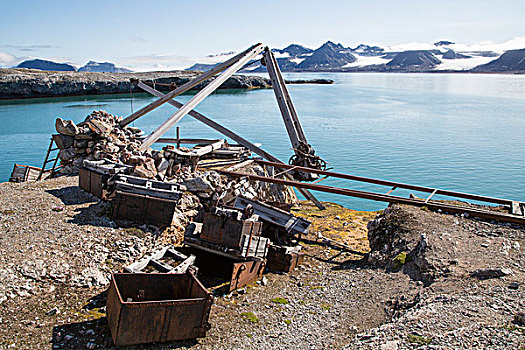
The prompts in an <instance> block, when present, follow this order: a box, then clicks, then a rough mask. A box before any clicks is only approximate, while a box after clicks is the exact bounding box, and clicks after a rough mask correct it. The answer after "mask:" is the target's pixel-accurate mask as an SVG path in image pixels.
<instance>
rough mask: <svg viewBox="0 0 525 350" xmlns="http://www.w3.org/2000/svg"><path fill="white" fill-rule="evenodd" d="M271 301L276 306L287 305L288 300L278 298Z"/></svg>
mask: <svg viewBox="0 0 525 350" xmlns="http://www.w3.org/2000/svg"><path fill="white" fill-rule="evenodd" d="M272 301H273V302H274V303H277V304H288V303H289V301H288V300H286V299H285V298H280V297H279V298H273V299H272Z"/></svg>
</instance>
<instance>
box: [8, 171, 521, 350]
mask: <svg viewBox="0 0 525 350" xmlns="http://www.w3.org/2000/svg"><path fill="white" fill-rule="evenodd" d="M77 184H78V178H77V177H61V178H57V179H52V180H46V181H43V182H39V183H20V184H14V183H5V184H1V185H0V194H1V195H0V214H1V216H0V262H1V263H0V300H1V303H0V349H1V348H17V349H44V348H46V349H48V348H53V349H105V348H112V345H111V337H110V333H109V329H108V328H107V319H106V317H105V316H106V315H105V290H106V289H107V283H108V279H109V274H110V273H111V272H114V271H118V270H120V269H121V268H122V266H124V265H125V264H127V263H128V262H131V261H134V260H136V259H137V258H138V257H139V256H141V255H143V254H144V253H145V252H147V251H150V250H151V249H152V248H153V247H154V246H157V245H160V244H163V243H165V242H168V241H170V240H171V239H172V238H173V237H171V234H170V232H168V231H166V232H160V231H158V230H156V229H155V228H154V227H146V226H142V227H128V228H118V227H116V225H115V224H114V223H113V222H112V221H111V220H110V219H108V217H107V213H108V207H107V205H105V204H103V203H100V202H99V201H98V200H97V199H96V198H95V197H92V196H91V195H89V194H86V193H85V192H83V191H82V190H81V189H80V188H79V187H78V186H77ZM295 212H296V213H297V214H298V215H301V216H306V217H308V218H309V219H310V220H312V221H313V227H312V232H313V234H312V235H311V236H310V237H306V239H305V242H306V243H303V246H304V250H305V252H306V253H307V257H306V259H305V263H304V264H303V265H302V266H301V267H300V268H299V269H297V270H296V271H294V272H292V273H290V274H272V273H267V274H265V275H264V278H263V280H262V281H259V282H257V283H253V284H252V285H250V286H247V287H245V288H242V289H241V290H238V291H236V292H233V293H231V294H227V295H223V294H218V293H217V295H216V299H215V304H214V306H213V307H212V312H211V315H210V323H211V324H212V328H211V330H210V331H208V334H207V336H206V338H202V339H197V340H190V341H185V342H172V343H166V344H152V345H144V346H138V347H130V349H133V348H137V349H177V348H193V349H223V348H224V349H288V348H293V349H330V348H334V349H341V348H347V349H354V348H355V349H419V348H421V349H427V348H428V349H451V348H453V349H470V348H476V349H477V348H480V349H524V348H525V334H524V328H523V326H524V325H523V323H521V322H523V321H525V320H523V316H520V312H523V311H525V297H524V294H525V293H524V288H525V272H524V266H523V265H524V262H525V248H524V247H525V230H524V229H523V228H522V227H516V226H511V225H507V224H495V223H491V222H486V221H478V220H473V219H470V218H465V217H461V216H451V215H444V214H439V213H433V212H429V211H425V210H421V209H417V208H412V207H407V206H394V207H392V208H388V210H386V211H385V212H384V213H382V214H380V215H379V216H378V217H377V218H375V219H374V217H375V216H376V214H377V213H368V212H356V211H352V210H348V209H345V208H343V207H340V206H338V205H335V204H328V210H327V211H324V212H322V211H318V210H316V209H313V207H311V206H308V205H303V206H302V207H301V208H299V209H297V210H296V211H295ZM371 219H374V220H373V221H372V222H371V223H370V224H368V221H370V220H371ZM367 224H368V229H367ZM341 244H344V245H345V246H347V247H348V248H349V249H350V248H351V249H352V250H353V251H354V253H351V252H348V251H347V252H345V251H341V250H340V249H338V248H337V246H338V245H339V246H340V245H341ZM369 249H372V253H371V254H369V255H363V254H360V253H359V252H361V253H366V252H368V251H369ZM145 326H146V325H145Z"/></svg>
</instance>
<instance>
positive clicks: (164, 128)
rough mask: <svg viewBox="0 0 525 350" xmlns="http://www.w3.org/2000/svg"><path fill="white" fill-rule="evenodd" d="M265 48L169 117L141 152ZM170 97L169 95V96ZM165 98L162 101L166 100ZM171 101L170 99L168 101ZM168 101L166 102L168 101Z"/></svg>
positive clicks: (249, 55) (259, 48)
mask: <svg viewBox="0 0 525 350" xmlns="http://www.w3.org/2000/svg"><path fill="white" fill-rule="evenodd" d="M262 50H263V47H262V46H261V45H258V46H256V47H254V48H253V49H251V50H250V51H249V52H248V53H246V55H245V56H243V57H242V58H240V59H239V60H238V61H237V62H235V63H234V64H233V65H231V67H229V68H228V69H226V70H225V71H224V72H223V73H222V74H221V75H219V76H218V77H217V78H216V79H215V80H213V81H212V82H211V83H209V84H208V85H207V86H206V87H205V88H203V89H202V90H201V91H199V92H198V93H197V94H196V95H195V96H193V98H191V99H190V100H189V101H188V102H187V103H186V104H185V105H183V106H182V107H181V108H180V109H179V110H178V111H177V112H175V114H173V115H172V116H171V117H169V118H168V119H167V120H166V121H165V122H164V123H162V124H161V125H160V126H159V127H158V128H157V129H155V130H154V131H153V132H152V133H151V134H150V135H149V136H148V137H146V138H145V139H144V141H142V145H140V150H141V151H145V150H147V149H148V148H149V147H150V146H151V145H153V144H154V143H155V141H157V140H158V139H159V138H160V137H161V136H162V135H164V134H165V133H166V132H167V131H168V130H169V129H170V128H171V127H172V126H173V125H175V124H176V123H177V122H178V121H179V120H180V119H181V118H182V117H184V116H185V115H186V114H188V113H189V112H190V111H191V110H192V109H193V108H194V107H195V106H197V105H198V104H199V103H200V102H201V101H202V100H204V99H205V98H206V97H207V96H209V95H210V94H211V93H212V92H214V91H215V90H216V89H217V88H218V87H219V86H221V85H222V83H224V82H225V81H226V80H227V79H228V78H229V77H231V76H232V75H233V74H234V73H235V72H237V71H238V70H239V69H241V68H242V67H243V66H244V65H245V64H246V63H248V62H249V61H250V60H252V59H253V58H255V57H256V56H257V55H259V54H260V53H261V51H262ZM167 95H168V94H167ZM164 98H165V97H163V98H162V99H164ZM169 99H171V97H168V99H167V100H169ZM167 100H166V101H167Z"/></svg>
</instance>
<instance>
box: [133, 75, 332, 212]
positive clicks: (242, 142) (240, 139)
mask: <svg viewBox="0 0 525 350" xmlns="http://www.w3.org/2000/svg"><path fill="white" fill-rule="evenodd" d="M137 86H138V87H140V88H141V89H143V90H144V91H146V92H148V93H150V94H152V95H154V96H157V97H162V96H165V95H164V94H163V93H162V92H160V91H158V90H155V89H153V88H152V87H151V86H148V85H146V84H144V83H142V82H139V83H138V85H137ZM168 103H169V104H171V105H172V106H174V107H175V108H181V107H182V103H180V102H178V101H176V100H174V99H171V100H169V101H168ZM188 114H189V115H190V116H192V117H193V118H195V119H197V120H198V121H200V122H202V123H204V124H206V125H208V126H209V127H210V128H212V129H214V130H216V131H218V132H220V133H221V134H223V135H224V136H226V137H229V138H230V139H232V140H233V141H235V142H237V143H239V144H240V145H242V146H244V147H247V148H248V149H250V150H251V151H252V152H254V153H256V154H258V155H260V156H261V157H263V158H265V159H267V160H269V161H272V162H275V163H280V164H284V163H283V162H282V161H281V160H280V159H279V158H276V157H274V156H272V155H271V154H270V153H268V152H266V151H265V150H263V149H262V148H260V147H258V146H256V145H254V144H253V143H251V142H250V141H248V140H246V139H245V138H243V137H241V136H239V135H237V134H236V133H234V132H233V131H231V130H230V129H227V128H225V127H224V126H222V125H220V124H219V123H217V122H215V121H213V120H211V119H210V118H208V117H206V116H204V115H203V114H201V113H199V112H197V111H193V110H192V111H190V112H189V113H188ZM285 176H287V177H288V178H291V176H290V175H285ZM297 190H298V191H299V192H300V193H301V194H302V195H303V196H305V198H306V199H308V200H310V201H312V202H313V203H314V204H315V205H316V206H317V208H319V209H321V210H324V209H325V206H324V205H323V204H322V203H321V202H319V201H318V200H317V198H315V197H314V195H313V194H311V193H310V192H309V191H307V190H304V189H302V188H297Z"/></svg>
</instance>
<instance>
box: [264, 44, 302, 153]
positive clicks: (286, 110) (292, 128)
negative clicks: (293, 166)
mask: <svg viewBox="0 0 525 350" xmlns="http://www.w3.org/2000/svg"><path fill="white" fill-rule="evenodd" d="M264 61H265V62H266V68H267V69H268V74H269V75H270V80H271V81H272V87H273V91H274V93H275V97H276V99H277V104H278V105H279V110H280V111H281V115H282V117H283V120H284V125H285V126H286V131H287V132H288V137H289V138H290V141H291V143H292V147H293V148H295V149H297V148H299V146H300V144H301V141H303V140H301V139H300V134H299V131H298V130H297V128H296V125H295V123H294V121H293V117H292V112H291V109H290V104H291V100H290V102H289V101H287V98H286V95H285V92H284V90H285V89H286V88H285V87H284V86H283V85H284V81H283V80H282V76H280V75H279V73H278V68H277V67H278V66H277V62H276V61H275V57H274V56H273V54H272V52H271V51H270V50H267V51H265V52H264Z"/></svg>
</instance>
